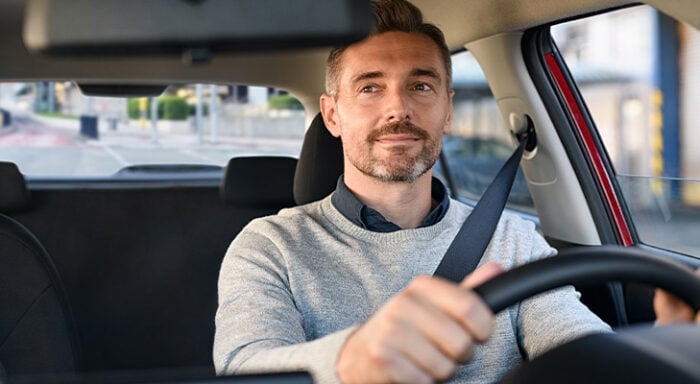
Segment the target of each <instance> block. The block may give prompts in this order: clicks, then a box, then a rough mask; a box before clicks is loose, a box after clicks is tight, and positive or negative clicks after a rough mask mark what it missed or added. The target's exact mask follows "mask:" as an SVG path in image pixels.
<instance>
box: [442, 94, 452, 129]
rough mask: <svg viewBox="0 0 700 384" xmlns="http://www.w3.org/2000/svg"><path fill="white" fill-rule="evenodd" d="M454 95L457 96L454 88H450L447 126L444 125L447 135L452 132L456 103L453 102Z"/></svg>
mask: <svg viewBox="0 0 700 384" xmlns="http://www.w3.org/2000/svg"><path fill="white" fill-rule="evenodd" d="M454 96H455V91H454V89H450V90H449V91H448V92H447V98H448V99H449V100H448V103H447V116H446V118H445V126H444V127H442V133H443V134H445V135H447V134H448V133H450V128H451V127H452V114H453V112H454V105H453V104H452V102H453V99H454Z"/></svg>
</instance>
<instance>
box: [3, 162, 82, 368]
mask: <svg viewBox="0 0 700 384" xmlns="http://www.w3.org/2000/svg"><path fill="white" fill-rule="evenodd" d="M0 185H2V188H0V308H2V310H1V311H0V365H2V366H4V370H5V373H6V375H7V376H8V377H10V378H11V377H12V376H15V375H28V374H45V373H57V372H71V371H75V370H77V368H78V360H79V359H78V356H79V353H78V342H77V341H78V337H77V329H76V327H75V324H74V322H73V319H72V315H71V310H70V306H69V304H68V300H67V296H66V294H65V291H64V287H63V284H62V283H61V279H60V276H59V274H58V271H57V270H56V267H55V266H54V264H53V261H52V260H51V258H50V257H49V254H48V253H47V251H46V249H44V247H43V246H42V245H41V243H40V242H39V240H38V239H37V238H36V237H35V236H34V235H33V234H32V233H31V232H30V231H29V230H28V229H27V228H26V227H25V226H24V225H22V224H20V223H19V222H18V221H16V220H14V219H12V218H11V217H9V216H7V215H5V213H11V212H17V211H21V210H24V209H27V208H28V207H29V205H30V194H29V192H28V190H27V187H26V183H25V180H24V177H23V176H22V174H21V173H20V171H19V169H18V168H17V166H16V165H15V164H13V163H9V162H0Z"/></svg>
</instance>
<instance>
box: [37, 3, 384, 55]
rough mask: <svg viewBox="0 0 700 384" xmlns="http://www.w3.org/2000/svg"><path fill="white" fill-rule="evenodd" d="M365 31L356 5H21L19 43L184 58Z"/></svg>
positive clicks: (333, 41) (56, 50)
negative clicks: (21, 30)
mask: <svg viewBox="0 0 700 384" xmlns="http://www.w3.org/2000/svg"><path fill="white" fill-rule="evenodd" d="M370 28H371V12H370V3H369V1H358V0H294V1H289V0H140V1H124V0H99V1H95V0H28V1H27V8H26V12H25V23H24V30H23V38H24V43H25V45H26V46H27V48H28V49H29V50H31V51H34V52H40V53H44V54H58V55H110V54H119V55H142V54H151V55H152V54H183V53H184V54H188V55H191V56H192V58H193V60H197V59H206V58H208V57H207V55H208V54H209V53H212V52H239V51H264V50H270V49H280V48H300V47H320V46H324V47H325V46H335V45H345V44H349V43H352V42H355V41H358V40H360V39H362V38H364V37H365V36H366V35H367V34H368V33H369V31H370Z"/></svg>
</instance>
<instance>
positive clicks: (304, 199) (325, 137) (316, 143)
mask: <svg viewBox="0 0 700 384" xmlns="http://www.w3.org/2000/svg"><path fill="white" fill-rule="evenodd" d="M341 174H343V144H342V142H341V141H340V139H338V138H336V137H333V135H331V133H330V132H329V131H328V129H326V125H325V124H324V123H323V117H322V116H321V114H320V113H319V114H317V115H316V117H314V119H313V121H312V122H311V125H310V126H309V129H308V130H307V131H306V134H305V135H304V143H303V144H302V147H301V153H300V154H299V161H298V162H297V169H296V172H295V175H294V201H296V203H297V204H299V205H302V204H306V203H310V202H312V201H316V200H320V199H323V198H324V197H326V196H328V195H329V194H330V193H331V192H333V191H334V190H335V187H336V184H337V183H338V177H340V175H341Z"/></svg>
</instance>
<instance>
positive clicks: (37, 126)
mask: <svg viewBox="0 0 700 384" xmlns="http://www.w3.org/2000/svg"><path fill="white" fill-rule="evenodd" d="M12 121H13V123H12V126H11V128H10V129H7V128H3V130H5V132H2V133H0V159H2V160H5V161H12V162H15V163H16V164H18V165H19V167H20V169H21V170H22V172H23V173H25V174H27V175H29V176H106V175H111V174H113V173H115V172H117V171H118V170H119V169H121V168H123V167H125V166H128V165H135V164H172V163H180V164H214V165H221V166H223V165H225V164H226V163H227V162H228V160H229V159H230V158H231V157H235V156H244V155H260V154H269V155H290V156H295V155H297V154H298V153H299V148H300V146H301V141H300V139H296V140H295V139H279V138H277V139H260V138H245V137H219V139H218V140H217V142H216V143H211V142H208V141H207V140H206V139H205V140H202V142H200V141H199V138H198V136H197V135H196V134H195V133H185V134H183V133H180V134H175V133H170V134H165V133H159V134H158V135H157V136H154V135H153V133H152V132H151V130H150V129H142V128H139V127H129V126H121V125H120V126H119V128H118V129H116V130H111V129H104V128H103V127H100V131H99V135H100V136H99V139H89V138H85V137H83V136H81V135H80V133H79V124H80V123H79V121H78V120H71V119H57V118H53V119H50V118H45V117H35V116H32V115H30V114H21V113H13V120H12Z"/></svg>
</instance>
